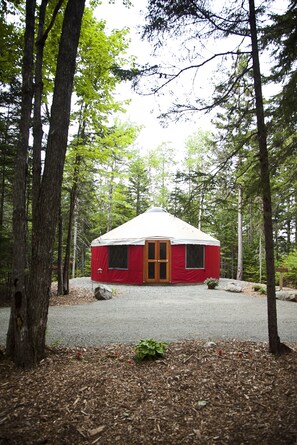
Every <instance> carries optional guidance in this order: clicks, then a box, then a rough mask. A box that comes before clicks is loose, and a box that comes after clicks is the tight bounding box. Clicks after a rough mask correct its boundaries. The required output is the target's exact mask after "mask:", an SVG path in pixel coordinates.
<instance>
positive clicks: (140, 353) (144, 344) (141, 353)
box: [135, 338, 167, 361]
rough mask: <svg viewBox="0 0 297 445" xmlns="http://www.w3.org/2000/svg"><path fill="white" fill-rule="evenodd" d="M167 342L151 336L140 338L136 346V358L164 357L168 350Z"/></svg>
mask: <svg viewBox="0 0 297 445" xmlns="http://www.w3.org/2000/svg"><path fill="white" fill-rule="evenodd" d="M166 347H167V343H165V342H162V341H157V340H154V339H153V338H149V339H147V340H140V342H139V343H138V344H137V345H136V347H135V358H136V360H140V361H142V360H148V359H157V358H160V357H163V356H164V355H165V352H166Z"/></svg>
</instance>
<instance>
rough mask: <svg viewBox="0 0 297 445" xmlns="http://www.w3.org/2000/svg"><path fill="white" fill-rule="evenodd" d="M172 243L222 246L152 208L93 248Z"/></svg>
mask: <svg viewBox="0 0 297 445" xmlns="http://www.w3.org/2000/svg"><path fill="white" fill-rule="evenodd" d="M150 239H153V240H158V239H160V240H167V239H168V240H170V242H171V244H203V245H212V246H219V245H220V242H219V241H218V240H217V239H215V238H213V237H212V236H210V235H208V234H206V233H204V232H202V231H201V230H199V229H197V228H196V227H194V226H191V225H190V224H188V223H186V222H185V221H182V220H181V219H179V218H177V217H176V216H173V215H171V214H170V213H168V212H167V211H166V210H164V209H163V208H161V207H151V208H150V209H148V210H147V211H146V212H144V213H142V214H141V215H138V216H136V217H135V218H133V219H131V220H130V221H128V222H126V223H124V224H122V225H121V226H119V227H116V228H115V229H113V230H111V231H110V232H107V233H105V234H104V235H102V236H99V238H96V239H95V240H93V241H92V246H111V245H122V244H126V245H127V244H133V245H143V244H145V241H146V240H150Z"/></svg>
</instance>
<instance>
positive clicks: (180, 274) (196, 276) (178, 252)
mask: <svg viewBox="0 0 297 445" xmlns="http://www.w3.org/2000/svg"><path fill="white" fill-rule="evenodd" d="M185 256H186V246H185V245H179V244H177V245H173V246H171V264H172V269H171V282H172V283H203V281H204V280H206V278H210V277H212V278H218V279H219V278H220V247H219V246H205V263H204V264H205V268H204V269H186V268H185V264H186V258H185Z"/></svg>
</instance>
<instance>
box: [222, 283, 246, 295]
mask: <svg viewBox="0 0 297 445" xmlns="http://www.w3.org/2000/svg"><path fill="white" fill-rule="evenodd" d="M225 290H226V291H228V292H236V293H239V292H242V287H241V286H239V285H238V284H235V283H228V284H227V286H226V287H225Z"/></svg>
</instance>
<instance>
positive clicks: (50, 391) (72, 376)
mask: <svg viewBox="0 0 297 445" xmlns="http://www.w3.org/2000/svg"><path fill="white" fill-rule="evenodd" d="M56 300H57V301H56ZM82 301H84V302H87V301H93V295H92V292H91V291H86V290H82V289H80V290H79V289H76V290H72V295H71V296H70V297H52V298H51V303H50V304H79V303H82ZM289 346H291V348H293V351H292V352H291V353H290V354H286V355H282V356H280V357H275V356H273V355H271V354H269V353H268V352H267V344H263V343H253V342H237V341H233V342H217V343H216V344H214V343H207V342H201V341H185V342H177V343H170V344H169V345H168V348H167V351H166V355H165V357H164V358H163V359H159V360H157V361H146V362H141V363H139V362H136V361H135V360H134V354H135V345H110V346H105V347H100V348H96V349H94V348H90V349H59V348H58V349H49V350H48V351H47V357H46V358H45V359H44V360H43V361H42V362H41V363H40V365H39V366H38V367H37V368H36V369H34V370H29V371H28V370H27V371H24V370H21V369H17V368H15V367H14V365H13V364H12V363H11V362H10V361H8V360H7V359H6V358H5V356H4V355H3V354H0V445H4V444H5V445H6V444H10V445H12V444H18V445H37V444H38V445H41V444H50V445H74V444H120V445H136V444H137V445H138V444H139V445H140V444H143V445H149V444H163V445H173V444H174V445H184V444H199V445H200V444H201V445H212V444H219V445H225V444H229V445H231V444H232V445H239V444H248V445H264V444H265V445H290V444H291V445H296V444H297V345H293V344H291V345H289Z"/></svg>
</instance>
